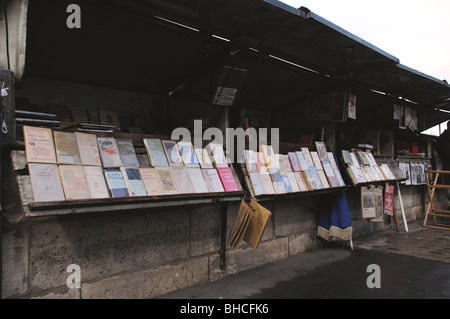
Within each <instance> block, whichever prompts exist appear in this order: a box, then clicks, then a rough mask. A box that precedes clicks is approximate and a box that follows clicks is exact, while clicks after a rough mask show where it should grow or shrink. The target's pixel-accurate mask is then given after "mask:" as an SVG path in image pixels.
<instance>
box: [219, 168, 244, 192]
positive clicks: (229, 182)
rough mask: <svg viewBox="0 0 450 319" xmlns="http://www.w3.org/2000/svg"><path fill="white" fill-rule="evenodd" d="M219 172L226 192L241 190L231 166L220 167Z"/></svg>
mask: <svg viewBox="0 0 450 319" xmlns="http://www.w3.org/2000/svg"><path fill="white" fill-rule="evenodd" d="M217 173H218V174H219V178H220V181H221V182H222V186H223V189H224V190H225V191H226V192H237V191H238V190H239V189H238V187H237V185H236V181H235V180H234V177H233V173H232V172H231V169H230V168H229V167H219V168H217Z"/></svg>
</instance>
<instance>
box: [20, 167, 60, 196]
mask: <svg viewBox="0 0 450 319" xmlns="http://www.w3.org/2000/svg"><path fill="white" fill-rule="evenodd" d="M28 171H29V173H30V181H31V189H32V190H33V196H34V201H36V202H51V201H63V200H65V197H64V191H63V188H62V184H61V178H60V176H59V171H58V166H57V165H56V164H42V163H28Z"/></svg>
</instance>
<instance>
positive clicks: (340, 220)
mask: <svg viewBox="0 0 450 319" xmlns="http://www.w3.org/2000/svg"><path fill="white" fill-rule="evenodd" d="M322 203H323V204H322V209H321V212H320V217H319V226H318V229H317V235H318V236H320V237H322V238H323V239H325V240H328V241H339V240H350V239H351V238H352V234H353V225H352V221H351V218H350V210H349V209H348V204H347V196H346V195H345V191H341V192H337V193H332V194H329V196H328V198H327V201H323V202H322Z"/></svg>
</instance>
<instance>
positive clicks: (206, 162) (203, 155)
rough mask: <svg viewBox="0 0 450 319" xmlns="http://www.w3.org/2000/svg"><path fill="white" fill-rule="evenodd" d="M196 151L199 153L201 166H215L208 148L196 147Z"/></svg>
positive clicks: (198, 158) (198, 157)
mask: <svg viewBox="0 0 450 319" xmlns="http://www.w3.org/2000/svg"><path fill="white" fill-rule="evenodd" d="M194 153H195V154H196V155H197V160H198V162H199V164H200V168H202V169H203V168H214V166H213V165H212V162H213V160H212V158H211V156H210V155H209V154H208V151H207V150H206V149H204V148H194Z"/></svg>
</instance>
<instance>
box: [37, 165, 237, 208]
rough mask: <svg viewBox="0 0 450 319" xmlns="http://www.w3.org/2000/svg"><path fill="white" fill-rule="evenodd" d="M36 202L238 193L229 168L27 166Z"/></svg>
mask: <svg viewBox="0 0 450 319" xmlns="http://www.w3.org/2000/svg"><path fill="white" fill-rule="evenodd" d="M28 170H29V173H30V180H31V186H32V189H33V194H34V200H35V201H36V202H49V201H63V200H76V199H93V198H111V197H112V198H116V197H132V196H159V195H171V194H194V193H217V192H227V191H228V192H231V191H238V190H239V189H238V187H237V183H238V181H236V179H235V176H233V173H232V171H231V169H230V168H228V169H227V168H217V169H216V168H210V169H202V168H186V167H147V168H134V167H120V168H118V169H103V168H102V167H100V166H83V165H63V164H61V165H57V164H43V163H28Z"/></svg>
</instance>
